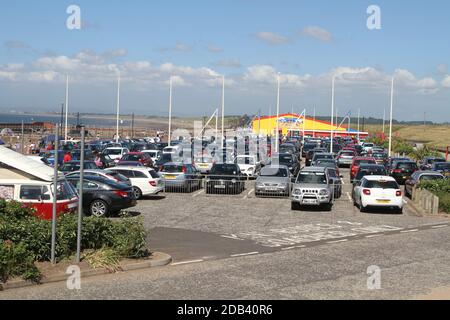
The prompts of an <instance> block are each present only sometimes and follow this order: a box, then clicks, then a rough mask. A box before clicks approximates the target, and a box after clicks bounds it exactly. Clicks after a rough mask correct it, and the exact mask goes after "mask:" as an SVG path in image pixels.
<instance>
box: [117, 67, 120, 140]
mask: <svg viewBox="0 0 450 320" xmlns="http://www.w3.org/2000/svg"><path fill="white" fill-rule="evenodd" d="M116 113H117V114H116V143H119V116H120V74H119V76H118V78H117V101H116Z"/></svg>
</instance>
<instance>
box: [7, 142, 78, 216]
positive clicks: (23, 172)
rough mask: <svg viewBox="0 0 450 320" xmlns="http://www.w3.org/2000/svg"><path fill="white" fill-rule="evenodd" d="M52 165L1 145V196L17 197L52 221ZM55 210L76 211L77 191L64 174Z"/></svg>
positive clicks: (59, 185) (16, 199)
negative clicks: (49, 165)
mask: <svg viewBox="0 0 450 320" xmlns="http://www.w3.org/2000/svg"><path fill="white" fill-rule="evenodd" d="M53 190H54V188H53V168H50V167H48V166H46V165H45V164H43V163H39V162H37V161H35V160H32V159H29V158H27V157H26V156H24V155H22V154H20V153H17V152H15V151H12V150H10V149H7V148H5V147H3V146H0V199H6V200H14V201H17V202H20V203H23V204H25V205H27V206H29V207H30V208H32V209H34V210H35V214H36V216H38V217H40V218H42V219H46V220H50V219H51V218H52V213H53V198H54V195H53ZM57 190H58V193H57V195H56V197H57V203H56V204H57V206H56V212H57V215H60V214H63V213H70V212H76V210H77V207H78V196H77V193H76V190H74V189H73V187H72V186H71V185H70V184H69V183H68V182H67V181H66V179H65V177H64V176H63V175H61V176H59V178H58V185H57Z"/></svg>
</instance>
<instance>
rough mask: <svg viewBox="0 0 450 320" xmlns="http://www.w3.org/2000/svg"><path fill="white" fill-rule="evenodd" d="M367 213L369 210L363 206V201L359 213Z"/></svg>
mask: <svg viewBox="0 0 450 320" xmlns="http://www.w3.org/2000/svg"><path fill="white" fill-rule="evenodd" d="M366 211H367V208H366V207H364V206H363V204H362V201H360V204H359V212H361V213H362V212H366Z"/></svg>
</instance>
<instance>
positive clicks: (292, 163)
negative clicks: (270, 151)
mask: <svg viewBox="0 0 450 320" xmlns="http://www.w3.org/2000/svg"><path fill="white" fill-rule="evenodd" d="M271 164H272V165H282V166H286V167H288V168H289V171H290V172H291V173H292V175H294V176H297V174H298V172H299V171H300V163H299V162H298V159H297V157H296V156H295V155H293V154H290V153H279V154H275V155H273V157H272V161H271Z"/></svg>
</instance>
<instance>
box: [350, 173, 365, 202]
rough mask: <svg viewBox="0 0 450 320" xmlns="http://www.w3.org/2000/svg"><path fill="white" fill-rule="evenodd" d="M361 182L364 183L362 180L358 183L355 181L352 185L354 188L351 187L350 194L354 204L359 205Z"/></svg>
mask: <svg viewBox="0 0 450 320" xmlns="http://www.w3.org/2000/svg"><path fill="white" fill-rule="evenodd" d="M363 181H365V179H364V178H363V179H361V180H359V181H357V182H356V183H355V184H354V187H353V193H352V195H353V201H354V202H356V203H360V202H359V199H360V195H361V186H362V183H363Z"/></svg>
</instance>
